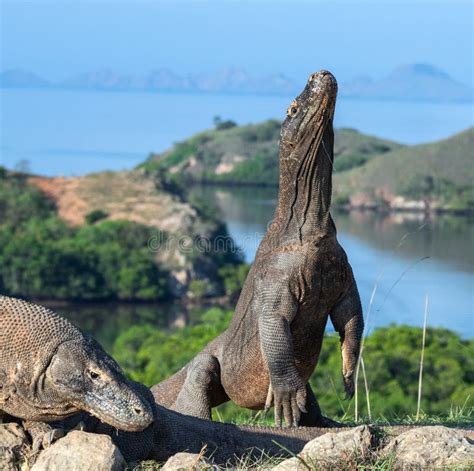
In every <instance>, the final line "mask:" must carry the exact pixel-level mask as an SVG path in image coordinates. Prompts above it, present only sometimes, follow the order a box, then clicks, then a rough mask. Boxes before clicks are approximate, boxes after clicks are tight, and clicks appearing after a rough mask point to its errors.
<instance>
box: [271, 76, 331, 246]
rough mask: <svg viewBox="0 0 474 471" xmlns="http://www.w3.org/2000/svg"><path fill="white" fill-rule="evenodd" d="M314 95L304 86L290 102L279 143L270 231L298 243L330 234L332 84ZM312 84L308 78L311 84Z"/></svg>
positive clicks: (327, 77) (328, 80) (323, 78)
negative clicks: (277, 188)
mask: <svg viewBox="0 0 474 471" xmlns="http://www.w3.org/2000/svg"><path fill="white" fill-rule="evenodd" d="M321 80H326V81H327V82H329V83H330V86H326V87H321V90H324V92H320V93H315V92H314V89H310V88H309V87H308V86H307V87H306V88H305V90H304V91H303V92H302V93H301V95H299V96H298V97H297V98H296V99H295V100H294V101H293V102H292V103H291V105H290V107H289V108H288V111H287V118H286V120H285V122H284V123H283V126H282V131H281V141H280V184H279V195H278V206H277V209H276V213H275V220H274V224H273V226H272V227H273V230H274V231H276V232H277V233H279V235H280V236H282V235H283V236H284V237H285V238H287V237H288V236H290V238H291V239H294V237H296V238H297V240H299V242H303V241H304V240H305V239H307V238H308V237H314V235H315V234H317V235H320V236H321V235H325V234H328V233H334V232H335V226H334V223H333V221H332V218H331V215H330V213H329V207H330V204H331V192H332V169H333V157H334V151H333V147H334V131H333V123H332V122H333V116H334V108H335V104H336V94H337V85H336V82H335V80H334V79H333V78H332V76H331V75H330V74H329V73H328V74H327V75H323V76H322V78H321ZM309 83H311V80H310V82H309Z"/></svg>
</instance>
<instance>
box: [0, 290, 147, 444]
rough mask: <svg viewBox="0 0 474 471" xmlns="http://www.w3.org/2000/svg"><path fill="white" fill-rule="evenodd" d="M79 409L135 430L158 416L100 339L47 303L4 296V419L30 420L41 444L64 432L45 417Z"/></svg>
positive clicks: (0, 318)
mask: <svg viewBox="0 0 474 471" xmlns="http://www.w3.org/2000/svg"><path fill="white" fill-rule="evenodd" d="M78 411H87V412H88V413H90V414H92V415H93V416H96V417H98V418H99V419H100V420H102V421H103V422H106V423H108V424H110V425H112V426H113V427H116V428H117V429H121V430H126V431H130V432H138V431H142V430H144V429H146V428H147V427H149V426H150V424H151V423H152V421H153V417H154V416H153V409H152V407H150V404H149V402H148V401H147V400H146V399H145V398H144V397H143V396H142V395H140V394H138V393H137V392H136V390H135V389H133V387H132V385H131V384H130V383H128V382H127V380H126V378H125V377H124V375H123V373H122V372H121V370H120V367H119V366H118V365H117V363H116V362H115V360H113V359H112V358H111V357H110V356H109V355H107V353H105V351H104V350H103V349H102V347H101V346H100V345H99V344H98V343H97V342H96V341H95V340H94V339H92V338H90V337H87V336H85V335H84V334H82V332H81V331H80V330H79V329H77V328H76V327H74V326H73V325H72V324H71V323H70V322H68V321H66V320H65V319H63V318H61V317H59V316H58V315H56V314H54V313H53V312H51V311H49V310H47V309H45V308H43V307H40V306H36V305H34V304H30V303H27V302H25V301H20V300H18V299H13V298H8V297H5V296H0V419H1V418H2V415H4V414H2V412H3V413H6V414H9V415H11V416H13V417H16V418H19V419H24V420H25V423H24V425H25V428H26V429H27V430H28V431H29V432H30V434H31V435H32V437H33V444H34V448H39V447H40V446H41V445H46V444H47V440H49V439H50V435H51V433H52V434H53V436H54V434H55V432H59V429H52V428H51V427H50V426H48V425H47V424H46V423H45V422H54V421H61V420H62V419H64V418H66V417H69V416H71V415H73V414H75V413H77V412H78ZM56 435H60V433H56Z"/></svg>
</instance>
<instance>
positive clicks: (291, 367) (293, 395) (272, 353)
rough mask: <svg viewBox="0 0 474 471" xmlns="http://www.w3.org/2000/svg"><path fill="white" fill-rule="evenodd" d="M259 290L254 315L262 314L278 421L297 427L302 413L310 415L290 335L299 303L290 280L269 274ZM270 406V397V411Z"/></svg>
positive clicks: (263, 340) (263, 346)
mask: <svg viewBox="0 0 474 471" xmlns="http://www.w3.org/2000/svg"><path fill="white" fill-rule="evenodd" d="M272 280H280V282H274V281H272ZM256 287H257V293H258V294H259V296H257V297H256V300H255V303H256V304H257V306H256V309H255V311H256V312H259V313H260V314H259V319H258V326H259V332H260V345H261V350H262V355H263V358H264V360H265V363H266V365H267V367H268V370H269V373H270V388H271V391H270V392H271V394H270V395H272V396H273V401H274V407H275V421H276V423H277V424H281V422H282V418H284V419H285V423H286V424H287V425H298V424H299V421H300V418H301V413H302V412H303V413H308V411H307V409H306V403H307V397H308V392H309V391H307V387H306V384H305V382H304V381H303V379H302V378H301V376H300V374H299V373H298V370H297V368H296V364H295V356H294V350H293V338H292V334H291V322H292V321H293V319H294V318H295V316H296V315H297V313H298V300H297V299H296V296H295V295H294V294H293V293H292V292H291V289H290V287H289V284H288V279H287V277H283V279H282V277H281V276H279V277H275V276H272V275H271V274H269V273H267V274H266V276H265V279H262V278H261V279H260V280H258V281H257V283H256ZM311 394H312V393H311V392H310V395H311ZM313 397H314V396H313ZM270 402H271V401H269V398H268V397H267V403H266V406H267V407H268V406H269V404H270ZM312 402H313V401H312ZM316 405H317V402H316ZM318 409H319V406H318ZM311 412H313V411H311ZM319 413H320V411H319Z"/></svg>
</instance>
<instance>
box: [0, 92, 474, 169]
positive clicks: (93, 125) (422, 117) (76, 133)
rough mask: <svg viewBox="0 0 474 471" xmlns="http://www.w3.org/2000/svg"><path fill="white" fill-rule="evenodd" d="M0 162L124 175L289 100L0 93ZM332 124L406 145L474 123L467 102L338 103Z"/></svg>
mask: <svg viewBox="0 0 474 471" xmlns="http://www.w3.org/2000/svg"><path fill="white" fill-rule="evenodd" d="M0 99H1V116H0V117H1V147H0V164H3V165H6V166H8V167H13V166H14V165H15V164H16V163H17V162H18V161H19V160H22V159H26V160H28V161H30V163H31V169H32V170H33V171H34V172H36V173H40V174H44V175H58V174H62V175H79V174H83V173H87V172H92V171H100V170H121V169H124V168H131V167H133V166H135V165H137V164H139V163H140V162H142V161H143V160H144V159H145V158H146V156H147V155H148V154H149V153H150V152H152V151H163V150H165V149H166V148H168V147H170V146H171V145H172V144H173V143H174V142H176V141H180V140H183V139H185V138H187V137H189V136H190V135H192V134H194V133H196V132H199V131H201V130H203V129H206V128H209V127H212V120H213V117H214V116H216V115H220V116H222V117H223V118H226V119H234V120H235V121H237V122H238V123H239V124H246V123H255V122H259V121H261V120H264V119H269V118H279V119H281V118H283V117H284V113H285V110H286V108H287V106H288V104H289V103H290V102H291V99H292V97H291V96H288V97H284V96H251V95H218V94H178V93H176V94H165V93H116V92H89V91H66V90H62V91H58V90H55V91H52V90H21V89H4V90H0ZM335 122H336V126H339V127H341V126H345V127H353V128H356V129H359V130H360V131H362V132H365V133H369V134H373V135H376V136H380V137H385V138H389V139H393V140H396V141H400V142H403V143H408V144H415V143H420V142H429V141H433V140H436V139H442V138H445V137H447V136H449V135H451V134H454V133H456V132H458V131H461V130H463V129H465V128H467V127H469V126H472V125H473V123H474V117H473V109H472V105H471V104H449V103H448V104H447V103H420V102H416V103H412V102H393V101H363V100H353V99H344V98H341V99H340V100H339V102H338V106H337V110H336V117H335Z"/></svg>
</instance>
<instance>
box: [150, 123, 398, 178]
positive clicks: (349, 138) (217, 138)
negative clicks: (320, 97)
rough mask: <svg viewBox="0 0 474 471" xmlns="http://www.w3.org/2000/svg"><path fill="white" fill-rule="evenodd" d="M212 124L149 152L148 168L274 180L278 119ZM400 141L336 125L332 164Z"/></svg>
mask: <svg viewBox="0 0 474 471" xmlns="http://www.w3.org/2000/svg"><path fill="white" fill-rule="evenodd" d="M214 124H215V126H216V129H215V130H210V131H205V132H202V133H200V134H197V135H195V136H192V137H191V138H189V139H187V140H186V141H183V142H181V143H179V144H176V145H175V146H174V147H173V148H172V149H171V150H169V151H167V152H165V153H163V154H161V155H151V156H150V158H149V159H148V160H147V162H145V163H144V164H143V166H144V167H145V168H146V169H148V170H157V169H160V170H165V171H169V172H171V173H173V175H175V178H178V179H181V180H185V181H186V180H191V181H195V182H222V183H225V182H230V183H233V184H245V185H248V184H252V185H277V184H278V175H279V165H278V144H279V139H280V126H281V123H280V122H279V121H276V120H270V121H265V122H263V123H260V124H256V125H248V126H236V125H235V123H234V122H233V121H222V120H221V119H220V118H218V117H216V119H215V120H214ZM398 147H400V145H399V144H396V143H394V142H391V141H386V140H383V139H378V138H375V137H370V136H366V135H364V134H361V133H359V132H357V131H356V130H354V129H339V130H337V131H336V141H335V155H336V164H335V170H336V172H339V171H344V170H348V169H351V168H355V167H358V166H361V165H363V164H365V163H366V162H368V161H369V160H370V159H372V158H373V157H374V156H376V155H379V154H382V153H384V152H388V151H389V150H392V149H395V148H398ZM191 158H192V161H191ZM339 160H340V163H339Z"/></svg>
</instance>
